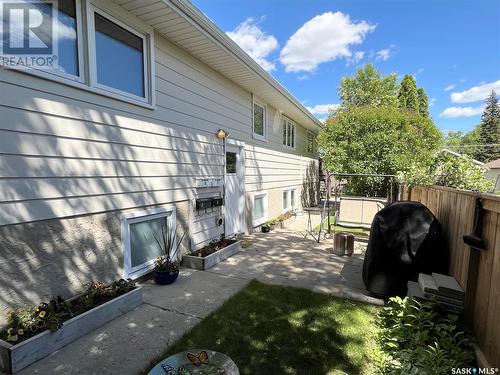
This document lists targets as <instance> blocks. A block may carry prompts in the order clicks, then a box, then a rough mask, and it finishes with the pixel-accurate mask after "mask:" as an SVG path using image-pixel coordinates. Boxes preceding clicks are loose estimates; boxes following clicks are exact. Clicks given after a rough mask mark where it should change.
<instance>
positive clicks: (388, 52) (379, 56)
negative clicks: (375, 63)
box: [375, 45, 394, 61]
mask: <svg viewBox="0 0 500 375" xmlns="http://www.w3.org/2000/svg"><path fill="white" fill-rule="evenodd" d="M393 51H394V46H393V45H390V46H389V47H388V48H383V49H381V50H379V51H377V53H376V54H375V60H382V61H387V60H389V58H391V56H392V54H393Z"/></svg>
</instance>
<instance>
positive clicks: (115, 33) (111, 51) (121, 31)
mask: <svg viewBox="0 0 500 375" xmlns="http://www.w3.org/2000/svg"><path fill="white" fill-rule="evenodd" d="M89 8H90V9H89V12H88V16H87V21H88V31H89V32H88V38H89V42H88V45H89V62H90V64H89V66H90V85H91V86H92V87H95V88H97V89H99V90H102V91H106V92H109V93H112V94H117V95H120V96H125V97H128V98H130V99H134V100H138V101H142V102H146V103H149V102H150V95H151V94H150V86H151V81H152V76H151V74H150V71H151V67H150V65H151V64H150V63H149V61H150V59H149V50H150V49H151V48H150V43H149V42H148V40H149V36H148V34H147V33H144V32H142V31H140V30H139V29H136V28H133V27H131V26H129V25H128V24H125V23H124V22H122V21H120V20H119V19H117V18H115V17H113V16H112V15H111V14H110V13H109V12H106V11H105V10H103V9H101V8H98V7H97V6H94V5H91V6H90V7H89ZM124 62H126V63H124Z"/></svg>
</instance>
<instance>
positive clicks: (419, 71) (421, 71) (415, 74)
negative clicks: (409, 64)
mask: <svg viewBox="0 0 500 375" xmlns="http://www.w3.org/2000/svg"><path fill="white" fill-rule="evenodd" d="M423 72H424V68H420V69H419V70H417V71H416V72H415V73H413V77H416V76H417V75H419V74H420V73H423Z"/></svg>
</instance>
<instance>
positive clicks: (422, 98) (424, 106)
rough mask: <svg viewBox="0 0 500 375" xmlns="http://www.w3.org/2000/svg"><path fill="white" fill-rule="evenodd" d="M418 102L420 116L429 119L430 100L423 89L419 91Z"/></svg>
mask: <svg viewBox="0 0 500 375" xmlns="http://www.w3.org/2000/svg"><path fill="white" fill-rule="evenodd" d="M417 100H418V113H419V115H420V116H424V117H429V98H428V97H427V94H426V93H425V91H424V89H423V88H419V89H417Z"/></svg>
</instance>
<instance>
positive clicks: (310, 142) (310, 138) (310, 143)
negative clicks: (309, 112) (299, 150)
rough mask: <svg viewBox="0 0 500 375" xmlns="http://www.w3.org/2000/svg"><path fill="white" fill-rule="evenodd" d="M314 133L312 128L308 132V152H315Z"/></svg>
mask: <svg viewBox="0 0 500 375" xmlns="http://www.w3.org/2000/svg"><path fill="white" fill-rule="evenodd" d="M315 138H316V137H315V136H314V133H313V132H312V131H310V130H308V131H307V132H306V152H307V153H308V154H313V153H314V142H315Z"/></svg>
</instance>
